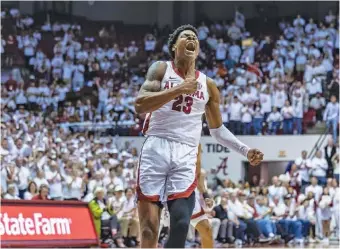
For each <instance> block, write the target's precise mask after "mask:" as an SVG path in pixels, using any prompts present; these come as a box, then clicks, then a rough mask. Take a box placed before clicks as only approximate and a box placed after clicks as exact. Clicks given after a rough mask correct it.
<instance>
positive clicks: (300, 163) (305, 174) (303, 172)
mask: <svg viewBox="0 0 340 249" xmlns="http://www.w3.org/2000/svg"><path fill="white" fill-rule="evenodd" d="M294 163H295V165H296V166H297V167H298V172H299V175H300V176H301V192H304V190H305V188H306V186H307V185H308V184H309V179H310V177H309V171H310V169H311V168H312V162H311V160H310V159H308V158H307V151H305V150H304V151H302V152H301V157H298V158H297V159H296V160H295V162H294Z"/></svg>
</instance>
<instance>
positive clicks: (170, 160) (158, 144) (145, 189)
mask: <svg viewBox="0 0 340 249" xmlns="http://www.w3.org/2000/svg"><path fill="white" fill-rule="evenodd" d="M197 152H198V146H197V147H193V146H189V145H187V144H183V143H179V142H175V141H171V140H168V139H165V138H160V137H155V136H149V137H147V138H146V140H145V141H144V144H143V146H142V149H141V153H140V158H139V165H138V178H137V198H138V200H148V201H152V202H162V203H163V202H166V201H168V200H174V199H179V198H187V197H189V196H190V195H191V194H192V192H193V191H194V190H195V188H196V186H197V179H196V161H197Z"/></svg>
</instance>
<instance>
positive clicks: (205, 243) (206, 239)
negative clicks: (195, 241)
mask: <svg viewBox="0 0 340 249" xmlns="http://www.w3.org/2000/svg"><path fill="white" fill-rule="evenodd" d="M195 228H196V230H197V231H198V233H199V235H200V237H201V241H202V248H213V247H214V239H213V232H212V227H211V225H210V223H209V220H208V219H204V220H201V221H200V222H198V224H197V225H196V227H195Z"/></svg>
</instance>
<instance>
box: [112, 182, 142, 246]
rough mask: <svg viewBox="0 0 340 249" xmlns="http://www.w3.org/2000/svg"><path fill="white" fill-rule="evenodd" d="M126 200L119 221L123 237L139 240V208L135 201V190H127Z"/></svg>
mask: <svg viewBox="0 0 340 249" xmlns="http://www.w3.org/2000/svg"><path fill="white" fill-rule="evenodd" d="M125 197H126V198H125V200H124V202H123V205H122V210H121V211H120V213H121V214H120V215H117V216H119V217H121V218H120V219H119V223H120V227H121V232H122V236H123V237H124V238H127V239H132V240H136V242H137V240H139V229H138V227H139V221H138V217H137V207H136V204H135V200H134V195H133V190H132V189H131V188H127V189H126V190H125Z"/></svg>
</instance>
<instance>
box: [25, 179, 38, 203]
mask: <svg viewBox="0 0 340 249" xmlns="http://www.w3.org/2000/svg"><path fill="white" fill-rule="evenodd" d="M37 194H38V188H37V184H36V183H35V182H33V181H32V182H30V183H29V184H28V187H27V191H26V192H25V193H24V198H23V199H24V200H31V199H32V198H33V197H34V196H35V195H37Z"/></svg>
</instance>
